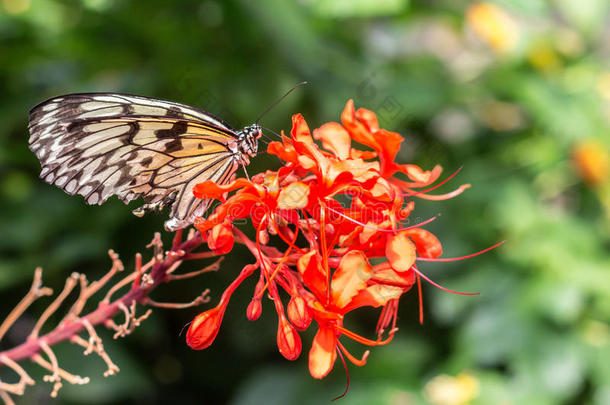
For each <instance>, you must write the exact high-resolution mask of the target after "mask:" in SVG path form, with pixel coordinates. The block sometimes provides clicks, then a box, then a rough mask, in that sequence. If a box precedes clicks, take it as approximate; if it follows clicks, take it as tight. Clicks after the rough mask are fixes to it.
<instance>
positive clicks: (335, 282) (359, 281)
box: [330, 250, 373, 308]
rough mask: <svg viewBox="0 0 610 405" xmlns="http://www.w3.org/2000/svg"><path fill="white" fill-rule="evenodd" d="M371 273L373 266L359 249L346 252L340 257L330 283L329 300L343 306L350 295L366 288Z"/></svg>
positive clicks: (349, 299) (339, 306)
mask: <svg viewBox="0 0 610 405" xmlns="http://www.w3.org/2000/svg"><path fill="white" fill-rule="evenodd" d="M372 275H373V267H371V265H370V264H369V261H368V260H367V259H366V256H365V255H364V253H363V252H361V251H360V250H354V251H351V252H348V253H347V254H346V255H345V256H343V257H342V258H341V262H339V267H338V268H337V270H336V271H335V274H333V278H332V281H331V283H330V296H331V302H332V303H333V305H334V306H336V307H337V308H343V307H345V306H346V305H347V304H349V302H350V301H351V299H352V297H353V296H355V295H356V294H358V293H359V292H360V290H362V289H364V288H366V282H367V281H368V279H369V278H371V276H372Z"/></svg>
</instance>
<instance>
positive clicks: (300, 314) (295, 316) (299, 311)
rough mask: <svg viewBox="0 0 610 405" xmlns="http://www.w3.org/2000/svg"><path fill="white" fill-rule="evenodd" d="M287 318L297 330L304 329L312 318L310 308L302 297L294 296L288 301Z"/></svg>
mask: <svg viewBox="0 0 610 405" xmlns="http://www.w3.org/2000/svg"><path fill="white" fill-rule="evenodd" d="M287 311H288V319H290V322H292V324H293V325H294V327H295V328H297V329H298V330H305V329H307V328H308V327H309V324H311V320H312V314H311V310H310V309H309V307H308V306H307V303H306V302H305V300H304V299H303V297H300V296H298V295H297V296H295V297H293V298H292V299H291V300H290V302H289V303H288V308H287Z"/></svg>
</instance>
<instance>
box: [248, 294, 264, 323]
mask: <svg viewBox="0 0 610 405" xmlns="http://www.w3.org/2000/svg"><path fill="white" fill-rule="evenodd" d="M261 312H263V306H262V305H261V300H257V299H253V300H252V301H250V304H248V309H247V311H246V316H247V317H248V320H249V321H256V320H257V319H258V318H259V317H260V316H261Z"/></svg>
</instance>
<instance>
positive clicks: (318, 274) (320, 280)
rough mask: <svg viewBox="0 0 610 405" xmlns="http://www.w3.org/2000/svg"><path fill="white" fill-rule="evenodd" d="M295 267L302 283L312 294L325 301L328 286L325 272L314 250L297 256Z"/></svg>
mask: <svg viewBox="0 0 610 405" xmlns="http://www.w3.org/2000/svg"><path fill="white" fill-rule="evenodd" d="M297 269H298V270H299V274H300V275H301V277H302V278H303V283H305V285H306V286H307V287H308V288H309V289H310V290H311V292H312V293H314V295H315V296H316V297H317V298H318V299H319V300H322V301H326V296H327V294H328V286H327V284H326V272H325V271H324V270H323V269H322V263H321V261H320V257H319V256H318V255H317V252H316V251H315V250H311V251H310V252H308V253H306V254H304V255H303V256H301V257H299V260H298V262H297Z"/></svg>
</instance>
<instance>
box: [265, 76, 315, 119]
mask: <svg viewBox="0 0 610 405" xmlns="http://www.w3.org/2000/svg"><path fill="white" fill-rule="evenodd" d="M306 84H309V83H308V82H301V83H297V84H295V85H294V86H292V88H291V89H290V90H288V91H287V92H286V94H284V95H283V96H282V97H280V98H279V99H277V100H276V101H275V103H273V104H271V105H270V106H269V107H267V109H266V110H265V111H263V113H262V114H261V115H259V116H258V118H257V119H256V121H254V123H255V124H258V122H259V121H260V119H261V118H263V117H264V116H265V114H267V113H268V112H269V111H271V109H272V108H273V107H275V106H276V105H278V104H279V103H280V101H282V100H283V99H285V98H286V96H287V95H289V94H290V93H292V91H293V90H294V89H296V88H297V87H301V86H304V85H306Z"/></svg>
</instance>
